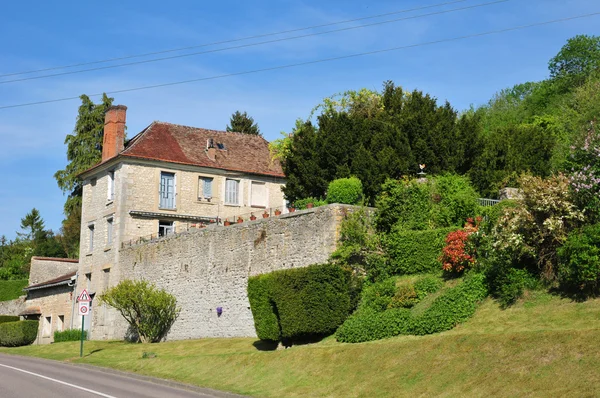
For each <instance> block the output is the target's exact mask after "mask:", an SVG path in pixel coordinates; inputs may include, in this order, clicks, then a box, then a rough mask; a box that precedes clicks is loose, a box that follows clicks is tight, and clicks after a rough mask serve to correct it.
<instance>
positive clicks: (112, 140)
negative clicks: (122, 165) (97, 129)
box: [102, 105, 127, 162]
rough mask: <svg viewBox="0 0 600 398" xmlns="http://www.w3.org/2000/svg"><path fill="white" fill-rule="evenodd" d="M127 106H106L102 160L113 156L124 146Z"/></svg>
mask: <svg viewBox="0 0 600 398" xmlns="http://www.w3.org/2000/svg"><path fill="white" fill-rule="evenodd" d="M126 116H127V107H126V106H125V105H115V106H111V107H110V108H108V110H107V111H106V116H105V117H104V141H103V143H102V161H103V162H104V161H105V160H108V159H110V158H114V157H115V156H117V155H118V154H119V153H120V152H121V151H122V150H123V149H124V148H125V117H126Z"/></svg>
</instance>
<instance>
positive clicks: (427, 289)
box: [415, 275, 444, 301]
mask: <svg viewBox="0 0 600 398" xmlns="http://www.w3.org/2000/svg"><path fill="white" fill-rule="evenodd" d="M443 285H444V282H442V280H441V279H440V278H438V277H435V276H433V275H425V276H423V277H422V278H419V279H418V280H417V281H416V282H415V292H416V293H417V298H418V299H419V301H420V300H423V299H424V298H425V297H426V296H427V295H429V294H431V293H435V292H437V291H438V290H440V289H441V287H442V286H443Z"/></svg>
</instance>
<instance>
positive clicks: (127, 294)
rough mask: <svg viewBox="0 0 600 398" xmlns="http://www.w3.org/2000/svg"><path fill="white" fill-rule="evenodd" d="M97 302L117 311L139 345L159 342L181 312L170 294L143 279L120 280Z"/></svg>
mask: <svg viewBox="0 0 600 398" xmlns="http://www.w3.org/2000/svg"><path fill="white" fill-rule="evenodd" d="M100 301H101V302H103V303H106V304H107V305H109V306H111V307H113V308H115V309H116V310H117V311H119V312H120V313H121V315H123V318H125V320H126V321H127V323H129V326H130V327H131V330H132V332H133V333H134V334H135V335H137V336H138V338H139V340H140V341H141V342H142V343H157V342H159V341H161V340H162V339H163V338H164V337H165V336H166V335H167V333H168V332H169V330H170V329H171V326H173V323H174V322H175V320H176V319H177V316H178V315H179V312H180V308H178V307H177V299H176V298H175V297H174V296H173V295H171V294H169V293H167V292H166V291H165V290H163V289H158V288H156V286H155V285H153V284H151V283H148V282H147V281H143V280H142V281H132V280H123V281H121V282H120V283H119V284H118V285H116V286H114V287H112V288H110V289H108V290H107V291H106V292H105V293H104V294H102V295H101V296H100Z"/></svg>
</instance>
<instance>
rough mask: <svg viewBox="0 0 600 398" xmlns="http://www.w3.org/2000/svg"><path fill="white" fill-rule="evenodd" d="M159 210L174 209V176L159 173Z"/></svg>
mask: <svg viewBox="0 0 600 398" xmlns="http://www.w3.org/2000/svg"><path fill="white" fill-rule="evenodd" d="M160 208H161V209H174V208H175V174H173V173H160Z"/></svg>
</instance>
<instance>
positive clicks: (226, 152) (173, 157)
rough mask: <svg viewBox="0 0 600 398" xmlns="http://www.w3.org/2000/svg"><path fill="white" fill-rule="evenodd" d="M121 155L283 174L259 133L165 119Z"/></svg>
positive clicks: (271, 174) (150, 128) (226, 168)
mask: <svg viewBox="0 0 600 398" xmlns="http://www.w3.org/2000/svg"><path fill="white" fill-rule="evenodd" d="M210 138H212V139H213V141H214V145H215V147H217V150H216V157H215V160H211V159H210V158H209V157H208V154H207V151H206V143H207V140H208V139H210ZM218 144H221V145H219V146H222V147H223V149H220V148H219V147H218ZM120 156H127V157H133V158H141V159H151V160H159V161H164V162H171V163H179V164H187V165H193V166H202V167H210V168H217V169H222V170H230V171H241V172H245V173H251V174H261V175H270V176H275V177H285V175H284V174H283V170H282V168H281V164H280V163H279V161H278V160H272V159H271V154H270V152H269V143H268V142H267V141H266V140H265V139H264V138H262V137H261V136H258V135H250V134H242V133H229V132H225V131H217V130H206V129H201V128H196V127H188V126H181V125H178V124H171V123H164V122H154V123H152V124H151V125H150V126H148V127H147V128H146V129H145V130H144V131H142V132H141V133H139V134H138V135H137V136H135V137H134V138H133V139H131V141H129V144H128V145H127V147H126V148H125V150H124V151H123V152H121V153H120Z"/></svg>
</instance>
